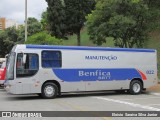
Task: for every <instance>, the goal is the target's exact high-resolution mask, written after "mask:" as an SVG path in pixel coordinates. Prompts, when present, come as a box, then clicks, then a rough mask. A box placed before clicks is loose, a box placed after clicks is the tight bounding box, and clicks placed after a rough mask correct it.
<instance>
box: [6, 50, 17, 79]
mask: <svg viewBox="0 0 160 120" xmlns="http://www.w3.org/2000/svg"><path fill="white" fill-rule="evenodd" d="M15 55H16V53H14V52H12V53H11V54H10V56H9V58H8V65H7V71H6V79H7V80H13V79H14V62H15Z"/></svg>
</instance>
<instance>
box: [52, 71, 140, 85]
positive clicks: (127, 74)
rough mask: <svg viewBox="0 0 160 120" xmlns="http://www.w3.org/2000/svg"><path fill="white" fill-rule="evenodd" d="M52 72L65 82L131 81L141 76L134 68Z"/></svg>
mask: <svg viewBox="0 0 160 120" xmlns="http://www.w3.org/2000/svg"><path fill="white" fill-rule="evenodd" d="M52 70H53V72H54V74H55V75H56V76H57V77H58V78H59V79H61V80H63V81H66V82H79V81H96V80H99V81H101V80H102V81H112V80H132V79H133V78H140V79H142V77H141V74H140V73H139V72H138V71H137V70H136V69H134V68H122V69H121V68H120V69H52Z"/></svg>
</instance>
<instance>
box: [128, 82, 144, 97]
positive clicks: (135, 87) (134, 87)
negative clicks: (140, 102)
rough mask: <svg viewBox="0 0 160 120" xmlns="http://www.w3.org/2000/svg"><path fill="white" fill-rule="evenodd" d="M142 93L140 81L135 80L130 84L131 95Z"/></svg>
mask: <svg viewBox="0 0 160 120" xmlns="http://www.w3.org/2000/svg"><path fill="white" fill-rule="evenodd" d="M141 92H142V83H141V82H140V81H138V80H134V81H132V82H131V84H130V89H129V93H130V94H132V95H137V94H140V93H141Z"/></svg>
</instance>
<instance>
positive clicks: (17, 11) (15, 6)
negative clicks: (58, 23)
mask: <svg viewBox="0 0 160 120" xmlns="http://www.w3.org/2000/svg"><path fill="white" fill-rule="evenodd" d="M27 9H28V10H27V14H28V15H27V17H35V18H37V19H38V20H40V18H41V14H42V12H43V11H45V10H46V9H47V2H46V1H45V0H27ZM0 17H5V18H7V19H14V20H16V21H17V22H18V23H19V24H23V23H24V20H25V0H0Z"/></svg>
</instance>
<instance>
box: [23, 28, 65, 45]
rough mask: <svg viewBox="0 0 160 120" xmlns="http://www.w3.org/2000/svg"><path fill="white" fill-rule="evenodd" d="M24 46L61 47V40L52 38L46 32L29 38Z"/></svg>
mask: <svg viewBox="0 0 160 120" xmlns="http://www.w3.org/2000/svg"><path fill="white" fill-rule="evenodd" d="M25 43H26V44H41V45H61V44H62V40H61V39H58V38H55V37H52V36H51V35H49V34H48V33H47V32H45V31H43V32H39V33H36V34H34V35H32V36H30V37H28V40H27V41H26V42H25Z"/></svg>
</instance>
